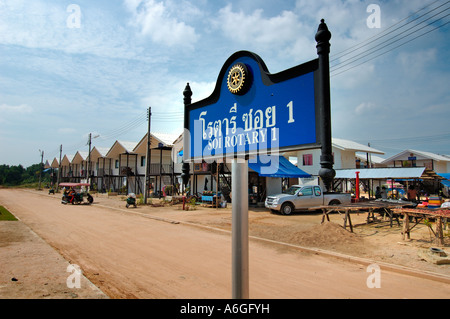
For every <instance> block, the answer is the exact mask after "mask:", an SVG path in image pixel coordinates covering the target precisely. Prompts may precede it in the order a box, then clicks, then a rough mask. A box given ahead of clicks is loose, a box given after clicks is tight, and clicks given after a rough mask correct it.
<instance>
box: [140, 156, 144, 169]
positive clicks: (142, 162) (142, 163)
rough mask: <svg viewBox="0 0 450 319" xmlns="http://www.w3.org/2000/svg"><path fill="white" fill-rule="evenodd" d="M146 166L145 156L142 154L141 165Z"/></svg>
mask: <svg viewBox="0 0 450 319" xmlns="http://www.w3.org/2000/svg"><path fill="white" fill-rule="evenodd" d="M143 166H145V156H141V167H143Z"/></svg>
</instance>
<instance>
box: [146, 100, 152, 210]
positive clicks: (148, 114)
mask: <svg viewBox="0 0 450 319" xmlns="http://www.w3.org/2000/svg"><path fill="white" fill-rule="evenodd" d="M147 120H148V131H147V155H146V157H145V181H144V204H147V196H148V178H149V173H150V172H149V170H150V156H151V150H150V143H151V136H150V124H151V122H152V121H151V120H152V108H151V107H149V108H148V113H147Z"/></svg>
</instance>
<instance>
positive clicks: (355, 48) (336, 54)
mask: <svg viewBox="0 0 450 319" xmlns="http://www.w3.org/2000/svg"><path fill="white" fill-rule="evenodd" d="M436 2H439V0H436V1H434V2H433V3H430V4H428V5H426V6H425V7H423V8H421V9H419V10H417V11H416V12H414V13H412V14H411V15H409V16H408V17H406V18H404V19H402V20H400V21H399V22H397V23H395V24H393V25H391V26H390V27H388V28H387V29H385V30H384V31H382V32H380V33H379V34H376V35H374V36H372V37H370V38H368V39H366V40H364V41H363V42H361V43H359V44H356V45H354V46H351V47H349V48H347V49H345V50H343V51H341V52H339V53H335V54H333V55H332V56H333V57H334V56H336V57H335V58H333V59H331V60H330V62H333V61H335V60H338V59H339V58H340V57H342V56H345V55H347V54H342V53H344V52H347V51H350V50H352V51H355V50H358V49H360V48H362V47H365V46H367V45H368V44H370V43H367V44H364V43H366V42H368V41H370V40H372V39H374V38H377V39H375V40H374V41H372V42H375V41H376V40H378V39H380V38H382V37H384V36H386V35H388V34H390V33H392V32H394V31H395V30H393V31H389V30H390V29H392V28H393V27H395V26H397V25H399V24H400V23H402V22H403V21H405V20H408V19H409V18H411V17H413V16H415V15H416V14H417V13H419V12H420V11H422V10H424V9H425V8H427V7H429V6H432V5H433V4H435V3H436ZM448 2H449V1H447V2H446V3H444V4H443V5H445V4H447V3H448ZM443 5H441V6H443ZM441 6H439V7H441ZM439 7H437V8H439ZM437 8H435V9H437ZM435 9H433V10H431V11H434V10H435ZM431 11H429V12H431ZM429 12H427V13H425V14H424V15H426V14H428V13H429ZM424 15H422V16H424ZM422 16H420V17H422ZM420 17H418V18H416V19H414V20H412V21H410V22H408V23H407V24H409V23H411V22H413V21H415V20H417V19H419V18H420ZM407 24H406V25H407ZM402 27H403V26H402ZM402 27H400V28H402ZM400 28H398V29H400ZM387 31H389V32H387ZM384 33H385V34H384ZM341 54H342V55H341Z"/></svg>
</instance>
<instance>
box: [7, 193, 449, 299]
mask: <svg viewBox="0 0 450 319" xmlns="http://www.w3.org/2000/svg"><path fill="white" fill-rule="evenodd" d="M94 200H95V202H94V204H93V205H90V206H89V205H81V206H78V205H62V204H61V203H60V196H59V195H48V194H47V193H46V192H45V191H40V192H38V191H27V190H10V189H0V205H3V206H5V207H6V208H7V209H8V210H9V211H11V212H12V213H13V214H14V215H15V216H16V217H18V218H19V219H20V221H15V222H11V221H2V222H0V298H13V299H15V298H230V297H231V295H230V292H231V244H230V230H231V209H230V208H221V209H215V208H204V207H197V208H196V209H195V210H193V211H183V210H181V205H175V206H167V207H153V206H138V208H129V209H127V208H125V202H124V197H121V196H117V197H107V196H102V195H95V197H94ZM156 202H157V201H153V203H156ZM330 217H331V222H325V223H324V224H321V220H322V216H321V214H317V213H308V214H305V213H299V214H294V215H292V216H281V215H277V214H272V213H270V212H269V211H267V210H266V209H250V210H249V233H250V297H251V298H449V297H450V265H449V264H444V265H437V264H434V263H432V262H429V261H425V260H424V259H423V258H422V257H421V256H422V255H421V252H422V251H427V250H428V249H429V248H430V247H435V245H434V244H433V243H432V241H431V235H430V231H429V230H428V228H427V227H426V226H425V225H423V224H421V225H418V226H416V228H414V230H413V231H412V233H411V240H409V241H403V240H402V238H401V227H399V226H397V225H396V224H394V226H393V227H390V226H389V223H388V222H387V221H383V220H382V219H381V217H380V221H379V222H377V223H372V224H369V225H366V224H365V222H366V218H367V215H366V214H365V213H360V214H353V215H352V221H353V224H355V225H358V226H356V227H355V228H354V232H353V233H351V232H349V231H348V230H345V229H344V228H343V227H342V226H341V225H343V220H342V216H341V215H339V214H332V215H331V216H330ZM447 232H448V230H447ZM449 247H450V241H449V237H446V242H445V246H444V247H441V248H442V249H444V250H445V251H447V252H450V249H449ZM374 263H376V264H377V265H379V266H380V267H381V269H382V272H381V277H380V278H381V283H382V286H381V288H368V286H367V279H368V276H370V275H371V273H370V272H368V269H367V266H368V265H370V264H374ZM69 265H79V266H80V267H81V270H82V273H83V276H82V277H81V284H80V286H81V288H69V287H68V285H67V280H68V278H69V276H70V275H71V274H72V273H70V272H68V271H67V267H68V266H69ZM97 287H98V288H97Z"/></svg>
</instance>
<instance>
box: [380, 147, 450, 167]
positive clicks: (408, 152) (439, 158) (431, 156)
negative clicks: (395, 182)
mask: <svg viewBox="0 0 450 319" xmlns="http://www.w3.org/2000/svg"><path fill="white" fill-rule="evenodd" d="M411 154H413V155H415V156H416V157H417V155H419V157H421V158H418V159H419V160H420V159H432V160H435V161H444V162H450V157H448V156H446V155H439V154H435V153H431V152H424V151H418V150H411V149H408V150H404V151H402V152H400V153H398V154H395V155H393V156H391V157H389V158H387V159H385V160H384V161H383V164H386V163H388V162H391V161H395V160H405V159H406V158H407V157H409V156H410V155H411Z"/></svg>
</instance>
